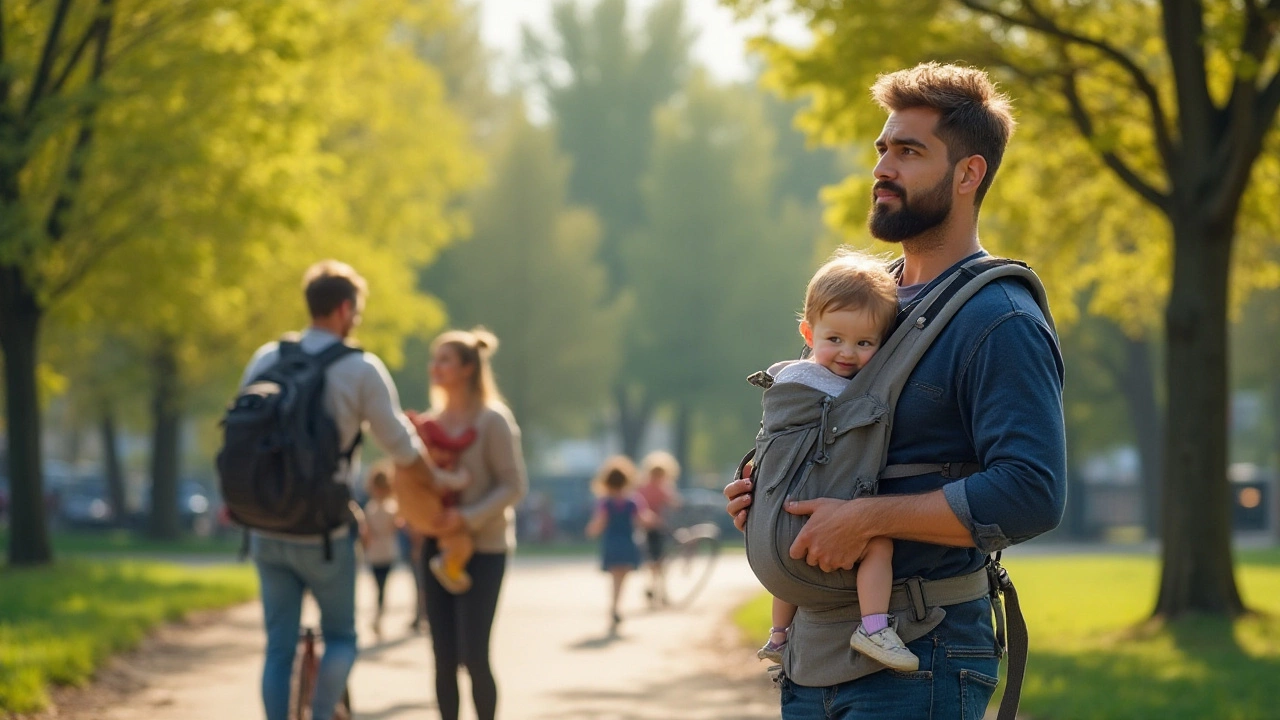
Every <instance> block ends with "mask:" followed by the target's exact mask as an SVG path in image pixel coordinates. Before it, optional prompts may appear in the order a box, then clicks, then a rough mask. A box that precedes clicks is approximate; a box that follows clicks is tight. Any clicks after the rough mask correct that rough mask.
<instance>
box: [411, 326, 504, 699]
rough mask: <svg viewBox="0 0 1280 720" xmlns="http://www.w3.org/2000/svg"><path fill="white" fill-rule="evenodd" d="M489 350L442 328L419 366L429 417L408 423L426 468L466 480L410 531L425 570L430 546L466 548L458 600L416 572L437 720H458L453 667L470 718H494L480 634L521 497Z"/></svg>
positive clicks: (492, 342)
mask: <svg viewBox="0 0 1280 720" xmlns="http://www.w3.org/2000/svg"><path fill="white" fill-rule="evenodd" d="M497 349H498V339H497V338H496V337H494V335H493V334H492V333H490V332H488V331H487V330H485V329H484V328H475V329H473V330H451V331H449V332H446V333H444V334H443V335H441V336H440V337H438V338H436V339H435V341H434V342H433V343H432V344H431V362H430V366H429V368H428V371H429V374H430V379H431V409H430V410H429V411H427V412H425V413H422V414H420V415H416V416H414V423H415V425H417V427H418V434H419V436H420V437H422V438H423V439H424V441H425V444H426V445H427V449H428V451H429V452H430V454H431V457H432V461H433V464H435V465H437V466H439V467H441V468H444V469H446V470H450V469H457V470H460V471H465V474H466V475H467V477H468V482H467V484H466V485H465V486H464V487H462V488H461V489H460V490H458V491H457V493H456V504H452V505H450V504H449V503H446V504H445V507H444V508H443V509H442V510H441V511H440V512H438V513H437V514H436V516H435V517H434V518H432V519H430V521H429V522H428V523H427V525H428V527H425V528H419V529H421V530H423V531H424V534H426V535H427V538H426V541H425V545H424V547H423V553H422V556H423V558H424V562H428V563H429V562H430V559H431V558H434V557H437V556H438V555H439V554H440V541H439V540H438V538H441V537H447V536H449V535H452V534H456V533H458V532H465V533H466V534H467V535H468V536H469V537H470V540H471V544H472V546H473V548H474V553H473V554H472V555H471V557H470V559H469V560H468V561H467V563H466V567H465V570H466V575H467V576H468V578H469V581H470V582H469V587H468V588H467V589H466V590H465V591H464V592H459V593H454V592H450V590H449V589H447V588H446V587H445V586H444V585H442V584H441V582H440V579H439V578H438V577H437V574H436V573H435V572H433V571H432V569H431V568H427V571H426V572H425V573H423V574H424V575H425V581H426V582H425V595H426V606H427V623H428V625H429V626H430V628H431V645H432V651H433V652H434V653H435V668H436V678H435V680H436V699H437V703H438V704H439V706H440V715H441V717H442V718H443V720H457V717H458V712H459V704H460V698H459V695H458V669H459V668H460V667H462V666H464V665H465V666H466V668H467V673H468V674H469V675H470V677H471V692H472V698H473V700H474V701H475V706H476V716H477V717H478V718H479V720H493V718H494V715H495V714H496V712H497V704H498V690H497V684H496V682H495V680H494V677H493V671H492V669H491V668H490V666H489V636H490V631H491V629H492V626H493V618H494V612H495V611H496V610H497V606H498V591H499V589H500V588H501V586H502V578H503V575H504V573H505V571H506V565H507V557H508V556H509V555H510V554H511V552H512V551H513V550H514V549H515V541H516V535H515V506H516V504H518V503H519V502H520V500H521V499H522V498H523V497H524V495H525V493H526V492H527V490H528V478H527V476H526V474H525V465H524V455H523V453H522V452H521V449H520V428H519V427H518V426H517V425H516V421H515V419H514V418H513V417H512V416H511V411H510V410H509V409H507V406H506V405H505V404H504V403H503V400H502V396H501V394H500V393H499V392H498V386H497V383H496V382H495V381H494V378H493V370H492V368H491V367H490V364H489V361H490V358H491V357H492V356H493V353H494V352H495V351H496V350H497ZM401 502H402V505H403V504H404V498H403V497H402V501H401ZM402 510H403V509H402ZM408 519H409V520H410V522H411V523H414V524H415V525H421V524H423V523H422V522H421V521H418V522H415V521H414V519H413V518H412V517H409V518H408ZM437 570H438V568H437Z"/></svg>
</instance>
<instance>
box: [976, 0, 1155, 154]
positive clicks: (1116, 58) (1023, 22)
mask: <svg viewBox="0 0 1280 720" xmlns="http://www.w3.org/2000/svg"><path fill="white" fill-rule="evenodd" d="M959 2H960V4H961V5H964V6H965V7H967V8H969V9H970V10H973V11H974V12H978V13H982V14H984V15H989V16H991V17H994V18H996V19H998V20H1001V21H1003V22H1006V23H1009V24H1010V25H1015V26H1018V27H1023V28H1027V29H1029V30H1036V31H1039V32H1041V33H1044V34H1045V35H1048V36H1049V37H1052V38H1055V39H1057V40H1058V41H1060V42H1063V43H1067V44H1071V45H1083V46H1085V47H1088V48H1092V49H1094V50H1097V51H1098V52H1100V53H1102V54H1103V56H1105V57H1107V58H1110V59H1111V60H1112V61H1113V62H1114V63H1116V64H1117V65H1119V66H1120V68H1121V69H1122V70H1124V72H1125V73H1126V74H1127V75H1128V76H1129V77H1130V78H1132V79H1133V83H1134V85H1136V86H1137V88H1138V92H1139V93H1140V94H1141V95H1142V97H1143V99H1144V100H1145V101H1146V103H1147V108H1148V110H1149V111H1150V113H1151V127H1152V131H1153V132H1154V133H1155V139H1156V149H1157V150H1158V151H1159V153H1160V159H1161V161H1162V162H1163V163H1164V165H1165V168H1166V169H1168V170H1170V171H1172V169H1173V165H1174V161H1175V159H1176V156H1177V148H1176V147H1175V145H1174V142H1173V137H1172V136H1171V135H1170V134H1169V118H1168V116H1167V115H1166V114H1165V111H1164V104H1163V103H1162V102H1160V92H1159V91H1158V90H1157V89H1156V86H1155V83H1153V82H1152V81H1151V78H1149V77H1147V74H1146V73H1145V72H1143V70H1142V68H1140V67H1138V64H1137V63H1135V62H1134V61H1133V59H1132V58H1130V57H1129V56H1128V55H1126V54H1124V53H1123V52H1121V51H1120V50H1119V49H1118V48H1116V47H1115V46H1113V45H1111V44H1109V43H1107V42H1106V41H1104V40H1099V39H1097V38H1091V37H1087V36H1085V35H1081V34H1079V33H1076V32H1072V31H1070V30H1067V29H1066V28H1064V27H1062V26H1061V25H1059V24H1057V23H1056V22H1054V21H1053V19H1052V18H1050V17H1049V16H1048V15H1045V14H1044V13H1043V12H1041V11H1040V10H1038V9H1036V8H1035V6H1033V5H1032V4H1031V2H1030V0H1022V7H1023V8H1024V9H1025V10H1026V11H1027V14H1029V15H1030V16H1031V19H1029V20H1027V19H1023V18H1020V17H1016V16H1014V15H1010V14H1009V13H1006V12H1001V11H999V10H996V9H995V8H991V7H987V6H986V5H984V4H983V3H982V2H980V0H959Z"/></svg>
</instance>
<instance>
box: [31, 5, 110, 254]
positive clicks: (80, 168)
mask: <svg viewBox="0 0 1280 720" xmlns="http://www.w3.org/2000/svg"><path fill="white" fill-rule="evenodd" d="M114 1H115V0H98V16H99V22H98V23H97V25H98V30H97V33H96V39H97V42H96V44H95V45H94V53H93V69H92V70H91V71H90V74H89V85H90V87H92V88H93V91H94V92H97V91H98V90H99V88H98V86H99V85H100V84H101V82H102V75H103V73H105V72H106V67H107V44H108V42H110V39H111V25H112V23H111V13H112V3H113V2H114ZM100 104H101V99H100V98H99V97H96V96H91V97H90V98H89V99H88V100H87V101H86V102H85V104H84V107H83V108H82V109H81V113H80V130H79V132H77V133H76V140H75V143H74V144H73V145H72V146H71V155H70V157H69V158H68V159H67V169H66V174H65V176H64V177H63V181H62V186H61V187H60V188H58V194H57V196H56V197H55V198H54V200H53V207H52V208H51V209H50V210H49V216H48V218H47V219H46V220H45V232H46V234H47V235H48V238H49V241H50V242H52V243H57V242H58V241H59V240H61V239H62V237H63V235H65V234H66V230H67V228H66V218H67V215H68V214H69V213H70V212H71V208H72V206H73V205H74V204H75V197H76V193H77V192H79V190H80V185H81V181H82V180H83V179H84V165H85V162H86V161H87V160H88V157H89V148H90V147H91V146H92V144H93V136H94V130H95V128H94V119H95V116H96V114H97V110H98V106H99V105H100Z"/></svg>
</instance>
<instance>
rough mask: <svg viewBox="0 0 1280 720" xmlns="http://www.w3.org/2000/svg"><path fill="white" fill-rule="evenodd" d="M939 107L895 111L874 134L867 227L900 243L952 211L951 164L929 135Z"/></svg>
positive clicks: (944, 149)
mask: <svg viewBox="0 0 1280 720" xmlns="http://www.w3.org/2000/svg"><path fill="white" fill-rule="evenodd" d="M937 123H938V112H937V111H936V110H931V109H928V108H908V109H906V110H899V111H894V112H892V113H890V114H889V119H888V120H887V121H886V122H885V124H884V130H883V131H881V133H880V137H879V138H877V139H876V152H877V153H879V155H880V161H879V162H878V163H876V167H875V178H876V182H875V185H874V186H873V187H872V190H871V212H870V214H869V215H868V216H867V227H868V228H869V229H870V231H871V235H872V236H873V237H876V238H879V239H880V240H885V241H887V242H902V241H904V240H911V239H912V238H915V237H918V236H920V235H922V234H924V233H926V232H928V231H929V230H932V229H934V228H936V227H938V226H939V225H941V224H942V223H943V222H945V221H946V219H947V216H948V215H950V214H951V205H952V201H953V197H952V192H953V191H952V185H953V183H952V168H953V167H954V166H953V165H952V163H951V162H950V161H949V160H948V159H947V146H946V145H945V144H944V143H943V142H942V140H940V139H938V136H936V135H934V134H933V130H934V127H935V126H936V125H937Z"/></svg>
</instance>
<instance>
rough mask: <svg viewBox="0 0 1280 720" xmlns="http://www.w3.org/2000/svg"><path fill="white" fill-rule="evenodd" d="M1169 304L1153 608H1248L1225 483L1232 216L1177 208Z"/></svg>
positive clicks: (1165, 613)
mask: <svg viewBox="0 0 1280 720" xmlns="http://www.w3.org/2000/svg"><path fill="white" fill-rule="evenodd" d="M1171 220H1173V228H1174V250H1175V254H1174V268H1173V287H1172V292H1171V293H1170V296H1169V305H1168V307H1167V308H1166V310H1165V323H1166V351H1167V355H1166V357H1167V361H1168V370H1167V373H1166V392H1167V395H1168V410H1169V412H1168V418H1167V424H1166V428H1165V451H1164V452H1165V462H1164V469H1165V485H1164V502H1163V503H1162V523H1163V531H1164V532H1163V535H1164V543H1163V549H1162V561H1163V562H1162V571H1161V578H1160V595H1159V598H1158V599H1157V600H1156V607H1155V615H1157V616H1162V617H1164V618H1167V619H1173V618H1177V617H1180V616H1183V615H1186V614H1188V613H1207V614H1213V615H1225V616H1228V617H1234V616H1236V615H1239V614H1240V613H1242V612H1243V610H1244V605H1243V603H1242V601H1241V599H1240V593H1239V591H1238V590H1237V588H1236V582H1235V575H1234V567H1233V565H1232V558H1231V504H1230V490H1229V487H1228V484H1227V406H1228V402H1227V400H1228V397H1229V392H1228V382H1227V289H1228V278H1229V275H1230V263H1231V240H1232V235H1233V228H1232V227H1231V223H1229V222H1226V223H1219V224H1217V225H1216V226H1215V225H1211V224H1210V223H1209V222H1207V221H1205V220H1204V219H1203V218H1202V217H1197V216H1196V215H1194V214H1192V213H1182V214H1181V216H1179V215H1178V214H1175V215H1174V216H1173V217H1172V218H1171Z"/></svg>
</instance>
